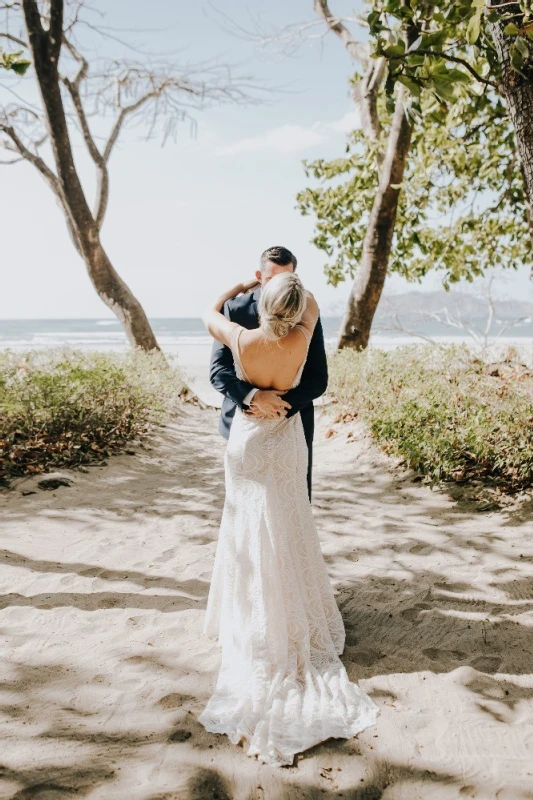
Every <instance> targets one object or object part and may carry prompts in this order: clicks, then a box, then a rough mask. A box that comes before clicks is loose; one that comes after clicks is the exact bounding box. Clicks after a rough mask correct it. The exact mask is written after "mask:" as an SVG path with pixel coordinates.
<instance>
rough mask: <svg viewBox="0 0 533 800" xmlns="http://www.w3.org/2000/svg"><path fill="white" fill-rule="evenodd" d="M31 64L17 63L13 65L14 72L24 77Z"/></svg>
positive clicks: (26, 62)
mask: <svg viewBox="0 0 533 800" xmlns="http://www.w3.org/2000/svg"><path fill="white" fill-rule="evenodd" d="M30 64H31V61H15V63H14V64H11V69H12V70H13V72H16V74H17V75H24V74H25V73H26V70H27V69H28V67H29V66H30Z"/></svg>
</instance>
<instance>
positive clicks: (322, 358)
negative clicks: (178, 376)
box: [209, 247, 328, 500]
mask: <svg viewBox="0 0 533 800" xmlns="http://www.w3.org/2000/svg"><path fill="white" fill-rule="evenodd" d="M296 265H297V262H296V258H295V256H294V255H293V254H292V253H291V251H290V250H287V248H286V247H269V248H268V250H265V252H264V253H263V254H262V256H261V263H260V269H259V270H257V272H256V273H255V274H256V277H257V280H258V281H259V282H260V283H261V286H264V285H265V284H266V283H268V281H269V280H270V278H272V277H273V276H274V275H277V274H278V273H279V272H294V271H295V270H296ZM261 286H259V287H258V288H257V289H255V291H253V292H249V293H248V294H244V295H239V297H234V298H233V299H232V300H228V301H226V303H224V307H223V309H222V313H223V314H224V316H226V317H227V318H228V319H230V320H232V321H233V322H237V323H238V324H239V325H242V326H243V327H244V328H248V329H249V330H251V329H253V328H258V327H259V315H258V311H257V301H258V299H259V294H260V292H261ZM209 378H210V381H211V384H212V386H213V387H214V388H215V389H216V390H217V391H218V392H221V394H223V395H224V401H223V403H222V413H221V415H220V424H219V431H220V433H221V434H222V436H223V437H224V438H225V439H227V438H228V437H229V432H230V428H231V423H232V421H233V416H234V414H235V408H236V407H237V406H239V408H241V409H242V410H243V411H247V412H248V413H250V414H253V413H256V412H257V413H258V414H259V415H261V413H263V412H265V411H268V410H281V411H282V413H283V414H285V412H286V415H287V416H288V417H291V416H292V415H293V414H297V413H298V412H300V416H301V418H302V423H303V428H304V433H305V441H306V442H307V449H308V451H309V462H308V470H307V487H308V491H309V500H311V470H312V464H313V433H314V428H315V417H314V408H313V400H314V399H315V398H317V397H320V395H321V394H324V392H325V391H326V387H327V385H328V366H327V360H326V351H325V348H324V334H323V331H322V323H321V321H320V317H319V318H318V321H317V323H316V326H315V330H314V333H313V337H312V339H311V342H310V344H309V352H308V356H307V361H306V363H305V366H304V368H303V372H302V378H301V381H300V383H299V384H298V386H296V387H295V388H294V389H289V391H288V392H285V393H284V394H283V399H281V398H280V396H279V394H278V393H277V392H276V391H275V390H272V389H267V390H263V389H256V388H255V387H253V386H252V384H250V383H247V382H246V381H241V380H239V379H238V378H237V375H236V372H235V365H234V363H233V355H232V353H231V350H230V349H229V347H227V346H226V345H225V344H221V343H220V342H217V341H215V342H214V344H213V351H212V353H211V367H210V374H209ZM283 401H285V402H286V403H289V404H290V408H289V409H288V410H287V408H286V405H285V404H284V402H283Z"/></svg>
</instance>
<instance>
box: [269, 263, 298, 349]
mask: <svg viewBox="0 0 533 800" xmlns="http://www.w3.org/2000/svg"><path fill="white" fill-rule="evenodd" d="M305 305H306V298H305V289H304V287H303V284H302V282H301V280H300V278H299V277H298V276H297V275H295V274H294V272H279V273H278V274H277V275H274V277H273V278H271V279H270V280H269V281H268V283H267V284H265V286H264V287H263V288H262V289H261V294H260V295H259V319H260V325H261V328H262V330H263V331H264V333H265V334H266V336H268V338H269V339H280V338H281V337H283V336H286V335H287V334H288V332H289V331H290V329H291V328H294V326H295V325H297V324H298V323H299V322H300V320H301V318H302V314H303V313H304V311H305Z"/></svg>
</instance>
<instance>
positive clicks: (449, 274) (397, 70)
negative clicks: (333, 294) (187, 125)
mask: <svg viewBox="0 0 533 800" xmlns="http://www.w3.org/2000/svg"><path fill="white" fill-rule="evenodd" d="M475 2H477V0H475ZM434 6H435V8H434V9H433V10H430V9H429V7H428V6H427V4H425V3H419V2H412V3H411V7H409V6H407V5H405V4H401V3H400V2H396V0H390V2H388V3H386V4H382V8H385V7H386V13H385V12H383V11H381V12H380V11H379V10H376V7H374V9H373V10H372V11H371V12H370V13H369V15H368V18H367V19H368V23H369V25H370V30H371V33H372V34H373V36H374V37H375V39H374V43H375V52H374V55H375V56H377V57H383V56H384V57H386V58H387V59H388V74H387V78H386V80H385V83H384V87H383V91H382V92H381V94H380V97H379V100H378V113H379V118H380V122H381V127H382V135H381V142H380V141H379V140H378V141H376V142H371V141H369V139H368V137H367V136H365V135H364V133H363V131H361V130H356V131H354V132H353V133H352V134H351V135H350V137H349V141H348V143H347V146H346V153H345V155H344V156H343V157H342V158H338V159H334V160H332V161H325V160H322V159H318V160H316V161H314V162H311V163H307V162H304V164H305V169H306V174H307V176H308V177H312V178H315V179H317V180H318V181H319V185H318V186H317V185H316V184H315V185H314V186H312V187H310V188H307V189H305V190H304V191H302V192H301V193H300V194H299V195H298V198H297V200H298V204H299V207H300V210H301V212H302V213H303V214H314V215H315V217H316V231H315V236H314V239H313V243H314V244H315V245H316V246H317V247H318V248H320V249H321V250H323V251H324V252H325V253H326V254H327V255H328V262H327V263H326V265H325V272H326V275H327V277H328V281H329V282H330V283H332V284H333V285H336V284H338V283H339V282H340V281H342V280H344V279H345V277H346V276H350V277H353V276H354V274H355V272H356V269H357V266H358V264H359V262H360V260H361V255H362V246H363V240H364V236H365V232H366V227H367V224H368V219H369V214H370V210H371V208H372V202H373V199H374V196H375V192H376V188H377V186H378V181H379V164H378V158H377V156H378V151H379V148H380V146H382V141H383V139H386V136H387V132H388V130H389V128H390V123H391V115H392V113H393V111H394V105H395V101H394V98H395V93H394V86H395V84H396V83H397V82H400V83H402V84H403V86H404V87H406V88H407V89H408V91H409V95H410V97H409V99H408V101H407V104H406V112H407V113H408V114H409V117H410V119H411V120H412V123H413V133H412V141H411V147H410V152H409V158H408V161H407V164H406V170H405V176H404V180H403V183H402V187H401V188H402V191H401V193H400V198H399V205H398V216H397V222H396V226H395V233H394V239H393V246H392V251H391V257H390V260H389V272H395V273H398V274H401V275H403V276H404V277H405V278H407V279H408V280H420V279H421V278H422V277H423V276H424V275H425V274H426V273H427V272H428V271H429V270H431V269H438V270H439V271H440V272H441V273H442V279H443V283H444V286H445V287H448V286H449V285H450V284H451V283H455V282H457V281H459V280H462V279H466V280H469V281H471V280H473V278H474V277H475V276H477V275H480V274H482V273H483V272H485V270H487V269H488V268H489V267H492V266H500V267H507V268H509V267H515V268H516V267H518V266H520V265H521V264H524V263H530V262H531V255H530V239H529V237H528V223H527V209H526V203H525V198H524V191H523V184H522V179H521V175H520V166H519V163H518V158H517V156H516V150H515V141H514V138H515V137H514V130H513V127H512V125H511V124H510V122H509V119H508V116H507V112H506V109H505V107H504V104H503V103H502V100H501V98H500V97H499V95H498V93H497V91H496V90H495V88H494V85H493V84H494V80H493V77H494V75H495V73H496V72H497V69H498V65H497V63H494V59H493V55H490V56H489V54H488V48H486V49H485V50H484V51H481V49H479V48H473V47H472V46H471V45H469V44H468V43H467V42H466V37H467V36H470V37H472V36H473V33H468V32H469V31H471V28H472V19H474V12H473V11H472V7H474V6H475V3H474V4H472V3H470V2H466V0H460V2H458V3H450V2H447V1H446V2H444V1H443V2H440V3H436V4H434ZM422 7H423V8H422ZM475 8H477V6H475ZM417 9H418V11H417ZM424 14H425V16H424ZM387 15H389V16H387ZM390 15H396V17H395V19H396V22H397V26H396V28H394V27H393V26H392V24H391V25H389V27H388V28H387V29H386V28H385V24H384V23H383V22H382V20H383V19H385V20H387V19H389V21H390ZM405 15H410V16H411V17H413V18H414V20H415V23H416V26H417V29H425V30H426V31H427V32H425V33H424V34H423V35H421V36H419V37H418V38H417V40H416V41H415V42H414V44H413V45H412V46H411V48H407V47H406V44H405V41H404V40H403V39H402V37H401V33H400V27H401V25H402V24H403V22H404V17H405ZM453 32H455V37H456V39H457V38H461V37H463V38H464V40H465V43H463V45H462V46H461V47H454V53H453V58H454V59H456V60H453V61H449V60H447V58H446V56H444V55H442V52H441V51H442V47H443V45H444V43H445V41H448V40H450V41H451V37H452V36H453V35H454V34H453ZM408 51H409V52H408ZM434 53H435V54H434ZM476 76H478V77H476ZM353 80H354V83H356V84H357V83H358V81H359V80H360V79H359V78H358V77H357V76H356V77H355V78H354V79H353Z"/></svg>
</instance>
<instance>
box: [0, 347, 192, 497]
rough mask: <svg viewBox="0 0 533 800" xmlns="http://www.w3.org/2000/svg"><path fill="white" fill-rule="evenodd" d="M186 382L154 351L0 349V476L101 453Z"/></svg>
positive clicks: (155, 415) (151, 418)
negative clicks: (23, 350) (17, 350)
mask: <svg viewBox="0 0 533 800" xmlns="http://www.w3.org/2000/svg"><path fill="white" fill-rule="evenodd" d="M183 389H184V383H183V379H182V376H181V374H180V372H179V370H178V369H177V368H176V367H174V366H172V365H171V364H169V363H168V362H165V360H164V358H163V357H162V356H161V354H159V353H155V354H153V353H152V354H148V353H144V352H142V351H140V350H137V351H130V352H127V353H98V352H89V351H85V352H84V351H78V350H74V349H72V348H68V347H64V348H58V349H55V350H41V351H39V350H31V351H25V352H13V351H9V350H5V351H0V480H2V479H3V480H4V482H5V481H7V479H8V478H9V477H12V476H16V475H23V474H27V473H36V472H44V471H47V470H49V469H52V468H56V467H59V466H75V465H77V464H82V463H87V462H90V461H94V460H95V459H96V460H102V458H104V457H105V456H107V455H109V453H110V452H117V451H119V450H120V449H121V448H122V447H123V446H124V445H125V443H126V442H127V441H128V440H131V439H132V438H135V437H137V436H139V435H141V434H143V433H145V432H146V431H147V430H148V429H149V428H150V426H151V425H154V424H158V423H159V422H161V421H162V419H163V417H164V415H165V413H166V412H167V411H168V410H170V408H171V407H172V405H173V404H174V403H176V402H178V399H179V396H180V393H181V392H182V391H183Z"/></svg>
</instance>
